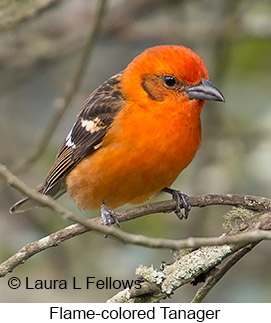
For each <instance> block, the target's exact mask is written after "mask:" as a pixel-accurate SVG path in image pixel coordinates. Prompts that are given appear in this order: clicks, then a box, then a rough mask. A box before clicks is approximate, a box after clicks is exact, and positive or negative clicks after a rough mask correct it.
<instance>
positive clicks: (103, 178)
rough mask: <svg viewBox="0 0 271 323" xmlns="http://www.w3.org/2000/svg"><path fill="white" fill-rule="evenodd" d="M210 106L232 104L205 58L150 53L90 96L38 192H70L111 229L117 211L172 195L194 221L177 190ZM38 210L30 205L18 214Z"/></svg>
mask: <svg viewBox="0 0 271 323" xmlns="http://www.w3.org/2000/svg"><path fill="white" fill-rule="evenodd" d="M206 100H213V101H224V97H223V95H222V94H221V92H220V91H219V90H218V89H217V88H216V87H215V86H214V85H213V84H212V83H211V82H209V81H208V73H207V69H206V67H205V64H204V63H203V61H202V59H201V58H200V57H199V56H198V55H197V54H195V53H194V52H193V51H192V50H190V49H188V48H185V47H182V46H157V47H153V48H149V49H147V50H146V51H144V52H143V53H142V54H140V55H139V56H137V57H136V58H135V59H134V60H133V61H132V62H131V63H130V64H129V65H128V66H127V67H126V69H125V70H124V71H122V72H120V73H118V74H116V75H114V76H112V77H111V78H109V79H108V80H107V81H105V82H104V83H103V84H102V85H100V86H99V87H98V88H97V89H96V90H95V91H94V92H92V93H91V94H90V96H89V97H88V98H87V100H86V101H85V103H84V105H83V107H82V109H81V111H80V113H79V115H78V118H77V121H76V122H75V124H74V125H73V127H72V129H71V131H70V132H69V134H68V136H67V137H66V139H65V141H64V143H63V145H62V147H61V148H60V150H59V152H58V154H57V156H56V160H55V163H54V164H53V166H52V168H51V170H50V171H49V173H48V175H47V177H46V178H45V181H44V183H43V184H42V185H41V186H39V187H38V189H37V190H38V191H39V192H41V193H43V194H47V195H50V196H52V197H55V198H57V197H59V196H60V195H62V194H63V193H64V192H66V191H68V193H69V194H70V196H71V197H72V198H73V199H74V201H75V202H76V203H77V205H78V207H79V208H80V209H97V208H101V213H102V217H103V220H104V223H105V224H110V223H111V222H112V221H111V220H112V218H113V219H114V221H115V222H117V223H118V220H117V218H116V216H115V212H114V211H113V210H112V209H114V208H116V207H118V206H120V205H123V204H125V203H141V202H144V201H146V200H147V199H148V198H150V197H151V196H152V195H154V194H155V193H157V192H160V191H166V192H168V193H171V194H172V196H173V198H175V199H176V201H177V203H176V205H177V206H176V211H175V213H176V214H177V215H178V216H179V217H180V218H181V217H182V216H183V214H182V213H181V206H182V203H183V204H184V206H185V212H184V216H185V217H187V214H188V211H189V208H190V205H189V199H188V197H187V196H186V195H185V194H183V193H181V192H179V191H176V190H173V189H170V188H169V187H170V186H171V184H172V183H173V182H174V181H175V179H176V178H177V176H178V175H179V174H180V172H181V171H182V170H183V169H184V168H185V167H186V166H187V165H188V164H189V163H190V162H191V161H192V159H193V157H194V156H195V154H196V151H197V150H198V148H199V145H200V141H201V122H200V113H201V110H202V109H203V107H204V105H205V101H206ZM30 202H31V203H30ZM30 204H31V205H32V204H33V201H30V200H29V199H28V198H24V199H23V200H21V201H19V202H17V203H16V204H15V205H14V206H13V207H11V209H10V210H11V212H20V211H22V210H25V209H26V208H28V207H29V206H30Z"/></svg>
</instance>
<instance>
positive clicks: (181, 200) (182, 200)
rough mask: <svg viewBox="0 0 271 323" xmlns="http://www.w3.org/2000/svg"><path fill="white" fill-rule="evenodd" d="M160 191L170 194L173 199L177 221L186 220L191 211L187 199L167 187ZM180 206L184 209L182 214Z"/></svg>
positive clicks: (184, 195) (182, 194)
mask: <svg viewBox="0 0 271 323" xmlns="http://www.w3.org/2000/svg"><path fill="white" fill-rule="evenodd" d="M162 191H163V192H166V193H169V194H171V195H172V197H173V199H174V200H175V201H176V209H175V211H174V212H175V214H176V215H177V217H178V218H179V219H187V217H188V214H189V212H190V210H191V204H190V200H189V197H188V196H187V195H186V194H184V193H182V192H180V191H178V190H174V189H172V188H168V187H165V188H163V189H162ZM181 206H182V207H183V208H184V212H182V208H181Z"/></svg>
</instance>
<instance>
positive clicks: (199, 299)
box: [191, 242, 259, 303]
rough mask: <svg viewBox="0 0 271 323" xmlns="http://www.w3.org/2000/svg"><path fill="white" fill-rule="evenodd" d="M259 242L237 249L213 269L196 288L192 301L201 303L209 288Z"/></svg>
mask: <svg viewBox="0 0 271 323" xmlns="http://www.w3.org/2000/svg"><path fill="white" fill-rule="evenodd" d="M258 243H259V242H255V243H253V244H249V245H248V246H246V247H244V248H242V249H241V250H238V251H237V252H236V253H235V254H234V255H233V256H232V257H230V259H229V260H228V261H227V262H226V263H225V264H224V265H222V267H221V268H220V269H218V270H216V271H215V273H214V274H212V275H211V276H210V277H208V278H207V280H206V282H205V283H204V285H203V286H202V287H201V288H199V289H198V290H197V293H196V295H195V296H194V298H193V299H192V301H191V302H192V303H201V302H202V301H203V299H204V298H205V297H206V296H207V294H208V293H209V292H210V290H211V289H212V288H213V287H214V286H215V285H216V284H217V283H218V282H219V281H220V279H221V278H222V277H223V276H224V275H225V274H226V273H227V272H228V271H229V270H230V269H231V268H232V267H233V266H234V265H235V264H236V263H237V262H238V261H239V260H240V259H241V258H243V257H244V256H245V255H246V254H247V253H248V252H250V251H251V250H252V249H253V248H254V247H255V246H256V245H257V244H258Z"/></svg>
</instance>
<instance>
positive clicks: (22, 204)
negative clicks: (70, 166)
mask: <svg viewBox="0 0 271 323" xmlns="http://www.w3.org/2000/svg"><path fill="white" fill-rule="evenodd" d="M36 191H37V192H39V193H42V194H45V195H49V196H51V197H53V198H58V197H60V196H61V195H62V194H64V193H65V192H66V186H65V185H64V184H63V182H62V181H61V182H58V183H57V185H54V186H52V187H51V188H46V189H45V186H44V185H40V186H39V187H37V189H36ZM42 206H44V205H43V204H41V203H39V202H37V201H34V200H32V199H31V198H29V197H24V198H22V199H21V200H19V201H18V202H16V203H15V204H14V205H12V207H11V208H10V209H9V212H10V213H21V212H25V211H27V210H30V209H32V208H34V207H42Z"/></svg>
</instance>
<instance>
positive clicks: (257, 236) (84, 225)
mask: <svg viewBox="0 0 271 323" xmlns="http://www.w3.org/2000/svg"><path fill="white" fill-rule="evenodd" d="M0 175H1V176H2V177H3V178H4V180H5V181H6V182H7V183H8V184H9V185H11V186H13V187H15V188H16V189H18V190H19V191H21V192H23V193H24V194H26V195H27V196H29V197H30V198H32V199H33V200H35V201H36V202H38V203H40V205H46V206H48V207H49V208H51V209H52V210H54V211H56V212H57V213H58V214H60V215H62V216H63V217H64V218H65V219H70V220H72V221H74V222H76V223H77V224H74V225H70V226H68V227H66V228H64V229H62V230H59V231H57V232H55V233H53V234H51V235H49V236H47V237H44V238H42V239H40V240H38V241H35V242H31V243H30V244H27V245H26V246H25V247H23V248H22V249H21V250H19V251H18V252H17V253H16V254H15V255H13V256H12V257H11V258H9V259H8V260H7V261H6V262H4V263H3V264H2V265H0V276H4V275H6V274H7V273H8V272H10V271H12V270H13V269H14V268H15V267H16V266H18V265H19V264H21V263H23V262H25V261H26V260H27V259H29V258H30V257H32V256H33V255H35V254H36V253H38V252H40V251H42V250H45V249H48V248H50V247H52V246H56V245H59V244H60V243H62V242H63V241H66V240H68V239H70V238H72V237H74V236H77V235H80V234H82V233H85V232H87V231H90V230H94V231H98V232H101V233H103V234H106V235H111V236H114V237H116V238H118V239H119V240H121V241H123V242H124V243H130V244H131V243H132V244H136V245H140V246H145V247H150V248H170V249H174V250H179V249H181V248H189V247H193V248H195V247H199V246H202V245H206V246H207V245H208V246H211V245H222V244H225V243H237V242H243V243H248V242H250V243H251V242H256V241H260V240H262V239H271V234H270V232H267V231H264V230H269V226H268V225H269V222H268V218H267V220H266V223H265V226H263V225H262V226H258V227H257V228H256V227H255V230H254V232H243V233H241V234H239V235H231V236H222V237H219V238H217V237H214V238H188V239H184V240H172V239H162V238H149V237H145V236H143V235H136V234H131V233H127V232H123V231H122V230H120V229H117V228H114V227H113V226H111V227H107V226H104V225H101V223H102V221H101V218H100V217H98V218H94V219H91V220H89V219H88V218H86V217H84V216H82V215H79V214H76V213H73V212H72V211H70V210H68V209H66V208H65V207H63V206H62V205H61V204H60V203H58V202H57V201H55V200H54V199H52V198H50V197H49V196H46V195H43V194H40V193H37V192H36V191H34V190H32V189H31V188H29V187H28V186H27V185H26V184H25V183H23V182H22V181H20V180H19V179H18V178H17V177H16V176H15V175H14V174H12V173H11V172H10V171H9V170H8V169H7V168H6V166H4V165H2V164H0ZM212 196H213V198H212ZM230 197H232V200H231V199H230ZM212 199H213V202H214V204H223V205H225V204H227V205H228V204H229V205H240V203H241V204H242V205H246V206H247V207H248V208H253V209H254V210H255V209H256V206H257V205H256V203H257V202H259V203H260V204H259V210H262V209H265V210H271V201H270V200H268V199H267V198H260V197H254V198H253V197H251V196H242V195H241V196H238V195H231V194H227V195H223V196H219V195H217V194H214V195H212V194H211V195H205V196H198V197H191V201H193V203H192V205H193V206H200V207H202V206H207V205H212ZM175 203H176V202H175V201H174V200H171V201H164V202H157V203H152V204H147V205H143V206H140V207H136V208H133V209H128V210H125V211H122V212H118V213H117V216H118V219H119V221H120V222H124V221H129V220H132V219H135V218H138V217H141V216H144V215H147V214H151V213H165V212H171V211H174V209H175V206H176V204H175ZM266 214H270V213H266Z"/></svg>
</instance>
